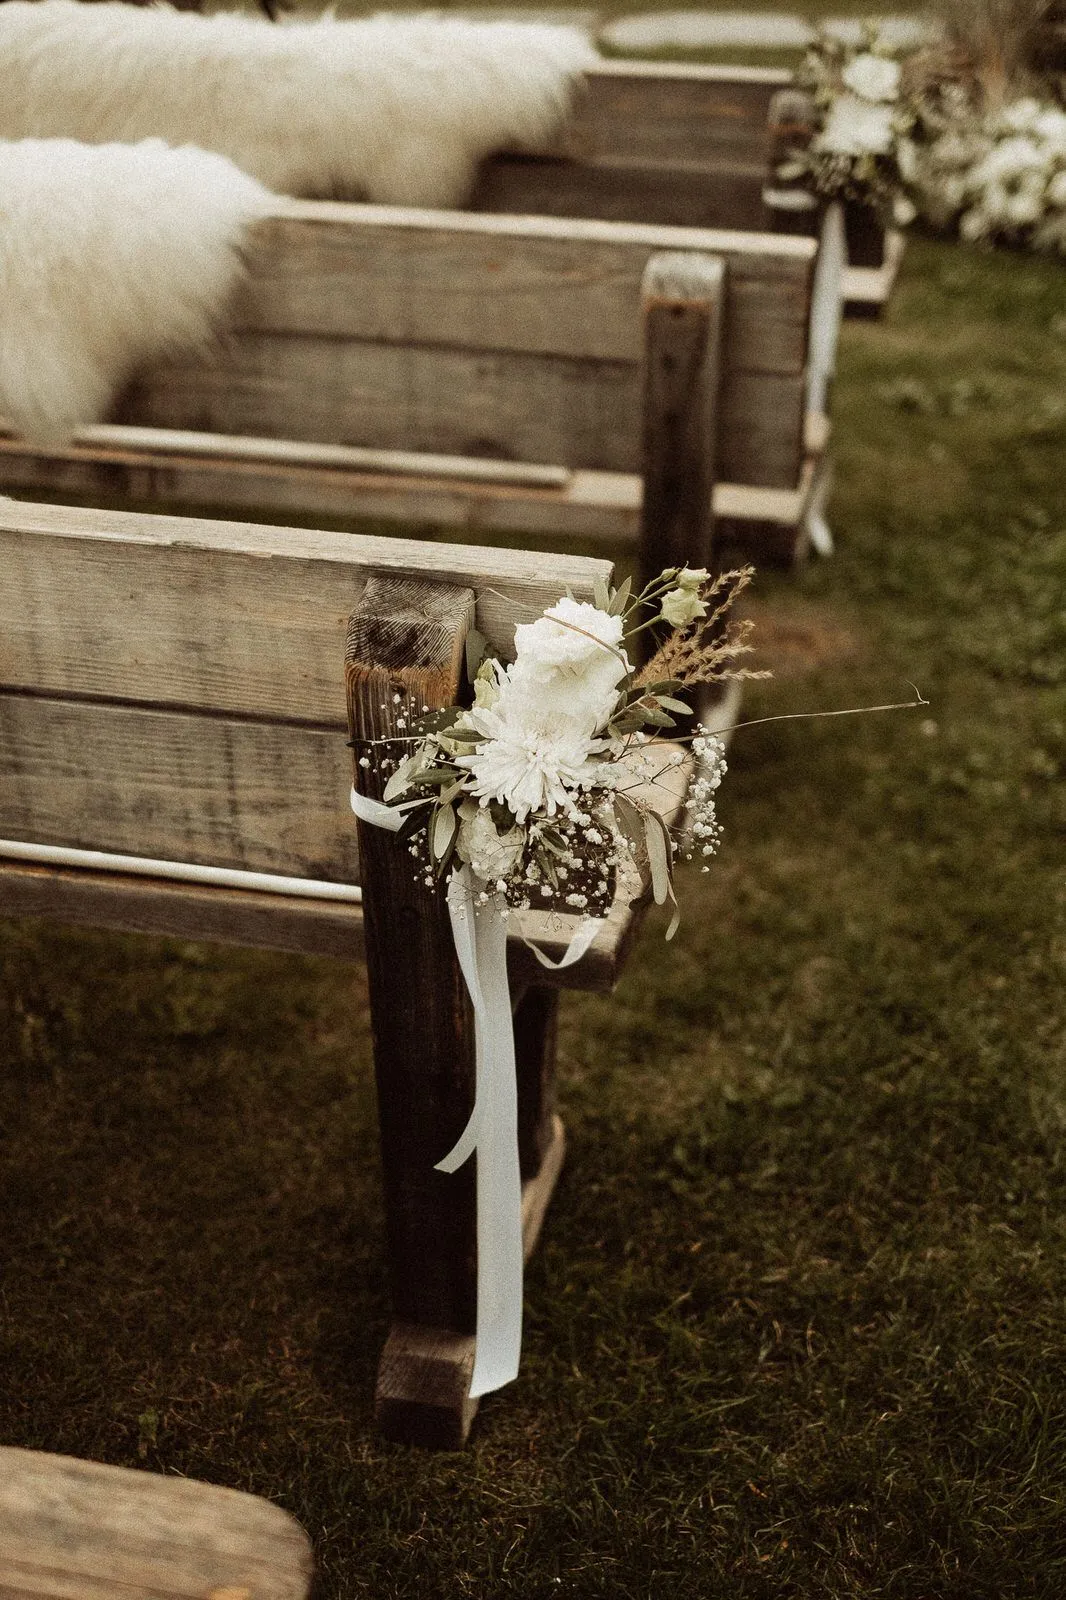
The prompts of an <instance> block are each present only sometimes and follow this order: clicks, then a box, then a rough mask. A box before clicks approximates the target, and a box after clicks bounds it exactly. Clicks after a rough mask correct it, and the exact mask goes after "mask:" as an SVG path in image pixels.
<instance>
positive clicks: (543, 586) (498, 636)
mask: <svg viewBox="0 0 1066 1600" xmlns="http://www.w3.org/2000/svg"><path fill="white" fill-rule="evenodd" d="M610 570H611V569H610V566H609V564H608V563H607V562H604V561H599V560H593V559H590V558H585V557H572V556H571V557H566V556H550V557H544V556H535V555H529V554H525V553H522V552H517V551H510V550H494V549H482V548H469V547H465V546H450V545H439V544H433V543H417V542H413V541H407V540H400V539H374V538H364V537H357V536H352V535H347V534H330V533H318V532H312V531H307V530H300V529H284V528H273V527H265V526H255V525H246V524H240V523H218V522H201V521H195V520H192V519H178V518H171V517H149V516H141V515H137V514H134V513H130V512H106V511H87V510H80V509H76V508H71V507H65V506H49V505H34V504H20V503H18V502H15V501H10V500H8V501H0V574H2V579H0V840H2V841H4V842H3V843H0V907H2V909H3V912H4V914H6V915H9V916H45V917H52V918H55V919H57V920H59V921H66V922H71V923H75V924H86V925H91V926H95V927H104V928H116V929H122V930H126V931H132V932H143V933H150V934H169V935H176V936H179V937H181V938H186V939H189V938H191V939H205V940H218V941H222V942H229V943H236V944H242V945H250V946H255V947H262V948H267V949H278V950H292V951H306V952H310V953H314V954H320V955H322V954H324V955H331V956H336V957H340V958H342V959H345V960H354V959H357V958H358V957H359V956H360V955H361V954H362V952H363V950H364V946H365V951H366V958H367V963H368V970H369V979H370V1000H371V1008H372V1015H373V1024H374V1036H375V1065H376V1072H377V1078H378V1091H379V1105H380V1116H381V1140H382V1151H383V1164H384V1177H385V1191H386V1212H387V1222H388V1236H389V1243H388V1253H389V1266H390V1276H391V1280H392V1291H393V1305H394V1312H395V1318H396V1321H395V1324H394V1327H393V1331H392V1334H391V1336H390V1338H389V1341H388V1344H387V1346H386V1350H385V1354H384V1356H383V1358H382V1364H381V1369H380V1377H379V1384H378V1399H377V1415H378V1419H379V1422H380V1424H381V1426H382V1427H383V1428H384V1429H385V1431H386V1432H387V1433H389V1434H390V1436H392V1437H395V1438H400V1439H406V1440H411V1441H417V1442H423V1443H432V1444H440V1445H449V1446H455V1445H458V1444H459V1443H461V1442H462V1440H463V1439H464V1438H465V1436H466V1432H467V1430H468V1429H469V1426H470V1422H471V1419H472V1416H473V1410H474V1407H473V1404H472V1403H471V1402H470V1400H469V1397H468V1393H467V1391H468V1388H469V1379H470V1370H471V1363H472V1358H473V1338H472V1333H473V1327H474V1322H473V1316H474V1301H475V1287H476V1284H475V1265H474V1262H475V1248H474V1239H475V1233H474V1227H475V1216H474V1189H473V1179H472V1174H471V1171H470V1168H469V1166H468V1167H465V1168H463V1169H461V1170H460V1171H459V1172H458V1173H456V1174H455V1175H453V1176H448V1175H445V1174H443V1173H440V1172H437V1171H435V1170H434V1162H436V1161H437V1160H439V1159H440V1158H441V1157H442V1156H443V1155H444V1153H445V1152H446V1151H447V1150H449V1149H450V1148H451V1146H452V1144H453V1143H454V1142H455V1140H456V1138H457V1137H458V1135H459V1133H460V1131H461V1130H462V1127H463V1126H464V1124H465V1122H466V1119H467V1116H468V1114H469V1111H470V1105H471V1100H472V1092H473V1081H474V1034H473V1024H472V1019H471V1012H470V1007H469V1004H468V1002H467V998H466V992H465V989H464V987H463V984H462V981H461V977H460V974H459V969H458V965H457V962H456V958H455V953H454V949H453V945H452V940H451V935H450V931H449V926H448V923H447V917H446V912H445V908H444V906H443V904H442V899H441V898H440V897H436V898H435V897H434V896H432V895H430V894H429V893H428V892H427V891H426V890H425V889H423V888H422V887H421V886H419V885H418V884H417V883H416V882H415V879H414V876H413V873H412V871H411V869H410V863H409V861H408V860H407V859H406V858H405V856H404V853H403V851H402V850H401V849H398V848H397V845H396V841H395V839H394V838H393V837H392V836H391V835H386V834H385V833H383V832H382V831H381V830H380V829H373V828H372V829H369V830H365V829H362V828H360V830H359V839H358V844H357V830H356V826H355V823H354V819H353V817H352V815H351V812H350V809H349V805H348V797H349V788H350V785H351V781H352V758H351V753H350V751H349V749H348V748H347V744H346V739H347V736H348V734H349V732H351V734H352V736H353V737H355V738H368V737H369V738H373V737H387V736H389V734H390V733H391V732H395V728H394V718H395V717H396V715H397V714H398V713H397V711H396V710H395V709H394V703H393V696H394V695H400V696H402V697H404V698H406V696H407V695H408V694H409V693H410V694H413V695H415V696H416V698H417V703H418V704H419V705H423V704H425V705H430V706H436V705H447V704H451V703H454V701H455V699H456V696H457V694H458V691H459V689H460V687H461V683H460V680H461V677H462V660H463V655H464V649H463V646H464V640H465V635H466V631H467V628H468V627H469V626H470V624H471V621H472V620H474V619H476V625H477V627H478V629H479V630H480V631H481V633H482V634H484V636H485V637H486V638H487V640H488V641H489V643H490V646H491V647H492V648H493V649H495V650H496V651H499V652H502V653H507V652H508V651H509V650H510V647H511V645H512V642H513V634H514V628H515V625H516V623H518V622H521V621H526V620H529V618H530V617H535V616H537V615H539V614H540V612H541V611H542V610H543V609H544V608H545V607H546V606H548V605H550V604H552V603H554V601H556V600H557V599H558V598H559V596H560V594H561V593H562V592H563V591H564V590H565V589H567V588H569V589H570V591H571V592H572V593H573V594H574V595H575V596H576V597H578V598H583V599H591V598H592V597H593V594H594V584H595V581H596V579H597V578H607V577H608V576H609V574H610ZM346 652H347V653H346ZM346 660H347V666H346V667H345V661H346ZM345 681H347V691H346V689H345ZM356 776H357V779H358V780H359V782H360V786H363V783H364V781H365V774H363V773H362V771H361V769H360V768H359V767H358V766H357V767H356ZM685 782H686V774H685V773H684V772H683V771H682V769H680V768H678V769H676V772H675V775H674V777H673V779H672V781H671V785H670V786H669V787H667V786H666V784H665V782H662V783H660V784H657V785H655V787H654V789H653V790H652V791H651V793H652V794H653V795H654V796H656V797H657V799H656V804H657V806H658V808H659V809H660V810H661V811H662V813H663V814H664V815H665V816H668V817H672V816H673V815H675V814H676V812H677V810H678V808H679V806H680V805H681V803H682V800H683V793H684V786H685ZM86 852H92V854H86ZM635 888H639V885H638V886H635V885H634V884H633V883H632V882H627V883H624V884H622V885H621V886H620V889H619V894H618V897H617V899H616V902H615V905H614V909H613V911H612V913H611V916H610V917H609V919H608V920H607V923H606V925H605V926H604V928H603V929H601V930H600V932H599V934H598V935H597V938H596V940H595V942H594V943H593V945H592V947H591V949H590V950H589V951H588V953H587V955H586V956H584V957H583V958H582V960H581V961H580V962H578V963H576V964H575V965H573V966H570V967H568V968H565V969H563V970H562V971H559V972H550V971H547V970H546V969H544V968H543V967H542V966H540V965H539V963H538V962H537V961H536V960H535V958H534V956H533V955H532V953H531V952H530V950H529V949H528V947H527V945H526V944H525V943H524V942H523V935H528V936H534V935H535V936H536V937H537V939H538V940H539V941H540V942H541V944H542V945H544V946H545V947H546V948H547V950H548V952H549V953H553V954H555V955H558V954H561V953H562V951H563V950H565V948H566V946H567V944H568V942H569V932H568V930H570V929H572V926H573V919H572V918H567V917H548V916H547V915H546V914H545V913H536V914H534V913H526V914H523V915H522V916H521V917H519V918H516V922H515V926H514V932H513V934H512V936H511V938H510V940H509V965H510V969H511V982H512V994H513V995H514V996H515V997H516V999H517V1008H516V1013H515V1016H516V1035H517V1053H518V1070H519V1089H520V1113H519V1124H520V1149H521V1164H522V1172H523V1176H524V1178H525V1179H526V1180H527V1181H526V1189H525V1201H524V1205H525V1211H524V1218H525V1238H526V1246H527V1250H529V1249H532V1247H533V1244H534V1242H535V1240H536V1236H537V1232H538V1230H539V1227H540V1223H541V1220H542V1218H543V1215H544V1209H545V1206H546V1205H547V1201H548V1197H549V1195H550V1193H551V1190H552V1187H553V1185H554V1182H555V1179H556V1176H557V1174H558V1170H559V1165H560V1162H561V1159H562V1148H563V1144H562V1130H561V1125H560V1124H559V1122H558V1120H557V1119H556V1118H555V1117H554V1114H553V1107H552V1084H553V1051H554V1018H555V999H556V996H555V990H556V988H557V987H560V986H566V987H576V988H594V989H609V988H610V987H611V986H612V985H613V983H614V982H615V980H616V978H617V977H618V974H619V971H620V968H621V965H622V963H623V961H624V959H625V955H626V952H627V949H628V947H629V945H630V942H631V940H632V938H633V934H634V931H635V929H636V927H637V925H638V921H639V917H640V910H639V909H634V908H633V907H632V906H631V904H630V901H631V899H632V898H633V897H634V891H635ZM364 892H365V911H366V917H365V920H364V902H363V895H364ZM380 907H387V911H388V914H387V916H384V917H382V916H381V915H378V916H377V917H376V918H375V911H376V910H377V909H378V908H380Z"/></svg>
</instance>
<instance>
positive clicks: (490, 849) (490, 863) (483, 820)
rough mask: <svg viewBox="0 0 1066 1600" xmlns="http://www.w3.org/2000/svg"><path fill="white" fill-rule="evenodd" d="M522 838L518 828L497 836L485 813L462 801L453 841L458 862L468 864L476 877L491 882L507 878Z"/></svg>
mask: <svg viewBox="0 0 1066 1600" xmlns="http://www.w3.org/2000/svg"><path fill="white" fill-rule="evenodd" d="M525 841H526V836H525V834H524V832H523V831H522V829H521V828H508V830H507V832H506V833H497V831H496V824H495V823H494V822H493V820H492V816H491V814H490V813H489V811H488V810H487V809H485V808H483V807H482V806H478V805H474V804H473V803H472V802H471V801H465V802H464V803H463V804H462V805H461V806H460V807H459V837H458V838H457V840H456V842H455V849H456V854H457V855H458V856H459V859H460V861H467V862H469V864H470V866H471V867H472V868H473V870H474V871H475V872H476V873H477V875H478V877H479V878H483V879H485V881H486V882H489V883H495V881H496V879H497V878H509V877H510V875H511V873H512V872H513V871H514V870H515V868H516V867H517V866H518V863H519V862H520V861H521V859H522V851H523V849H524V848H525Z"/></svg>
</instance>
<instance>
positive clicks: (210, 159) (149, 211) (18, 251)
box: [0, 6, 276, 442]
mask: <svg viewBox="0 0 1066 1600" xmlns="http://www.w3.org/2000/svg"><path fill="white" fill-rule="evenodd" d="M3 9H4V8H3V7H2V6H0V10H3ZM86 9H89V8H86ZM273 204H276V201H275V200H274V198H273V196H271V195H270V194H269V193H268V192H267V190H266V189H264V188H263V187H262V186H261V185H260V184H258V183H256V181H255V180H254V179H253V178H249V177H248V176H247V175H246V174H245V173H243V172H240V171H239V170H238V169H237V168H236V167H235V166H234V165H233V164H232V162H230V161H226V160H225V159H224V158H223V157H222V156H217V155H214V154H212V153H211V152H210V151H207V150H193V149H184V150H171V149H170V148H169V147H168V146H167V145H165V144H163V143H162V142H161V141H160V140H158V139H151V140H147V141H145V142H144V143H142V144H137V145H84V144H75V143H73V142H72V141H70V140H66V139H51V140H38V139H27V140H25V141H24V142H22V143H18V144H0V414H2V415H3V417H4V418H5V419H6V420H7V421H8V422H9V423H12V424H13V425H14V426H15V427H16V428H17V429H18V431H19V432H20V433H23V434H25V435H26V436H28V437H30V438H32V439H35V440H38V441H41V442H45V441H48V440H61V439H63V438H65V437H66V436H68V435H69V434H70V433H71V432H72V431H73V430H74V428H76V427H77V426H78V425H79V424H80V423H84V422H93V421H96V420H98V419H99V418H100V417H102V416H103V415H105V413H106V412H107V409H108V407H109V405H110V403H111V401H112V399H113V398H114V396H115V394H116V392H117V391H118V389H119V387H120V386H121V385H122V384H123V383H124V382H125V381H126V380H127V379H128V378H129V377H130V376H131V375H132V374H133V373H134V371H136V369H137V368H139V367H141V366H144V365H147V364H148V363H150V362H154V361H158V360H159V359H160V358H161V357H163V356H165V355H171V354H176V353H178V352H179V351H187V350H189V349H191V348H194V347H195V346H197V345H199V344H200V343H202V342H203V341H204V340H205V339H206V338H208V337H209V336H210V335H211V332H212V329H213V328H214V326H215V325H216V324H217V322H218V320H219V319H220V318H221V317H222V316H223V315H224V313H225V311H226V309H227V302H228V301H229V299H230V296H231V294H232V293H233V291H234V289H235V287H236V284H237V282H238V280H239V277H240V275H241V272H242V264H241V249H240V247H241V244H242V241H243V238H244V233H245V230H246V228H247V227H248V226H249V225H250V224H251V223H252V222H254V221H255V220H256V219H257V218H260V217H262V216H264V215H265V214H266V213H267V212H268V211H269V210H270V209H271V206H272V205H273Z"/></svg>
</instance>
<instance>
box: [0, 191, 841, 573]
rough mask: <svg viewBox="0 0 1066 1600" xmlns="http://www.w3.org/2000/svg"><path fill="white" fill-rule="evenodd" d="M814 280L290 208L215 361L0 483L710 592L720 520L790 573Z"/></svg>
mask: <svg viewBox="0 0 1066 1600" xmlns="http://www.w3.org/2000/svg"><path fill="white" fill-rule="evenodd" d="M824 259H825V258H824V257H822V258H819V256H818V251H817V247H816V244H815V242H814V241H812V240H810V239H806V238H790V237H775V236H771V235H765V234H752V233H745V232H736V233H725V232H713V231H710V230H705V229H676V228H662V227H657V226H651V225H645V224H627V223H618V222H598V221H586V220H567V219H562V218H538V217H511V216H483V217H478V216H471V215H468V214H466V213H461V212H434V211H404V210H396V209H392V208H381V207H370V206H356V205H335V204H323V203H314V202H301V201H281V202H279V204H278V209H277V213H276V215H275V216H273V217H272V218H270V219H268V220H267V221H265V222H264V223H263V224H262V225H260V226H259V228H258V229H257V231H256V233H255V236H254V239H253V243H252V247H251V251H250V280H249V284H248V286H247V289H246V291H245V292H244V293H243V295H242V297H241V301H240V304H239V305H238V306H237V307H236V309H235V312H234V315H233V318H232V322H231V326H230V329H229V332H228V334H227V337H226V339H225V341H224V344H223V345H222V347H221V348H220V349H219V350H218V351H217V352H215V353H213V354H212V355H210V356H209V357H207V358H205V359H202V360H199V361H190V362H185V363H182V364H181V365H180V366H173V367H168V368H165V369H161V370H159V371H157V372H154V373H151V374H149V375H147V376H146V377H145V378H144V379H143V380H142V381H140V382H138V383H137V384H136V385H135V386H134V387H133V388H132V389H131V390H130V391H129V392H128V393H127V395H126V396H125V397H124V399H123V401H122V403H121V405H120V407H119V408H118V410H117V411H116V413H115V418H114V422H113V423H112V424H111V425H110V426H105V427H96V428H91V429H86V430H83V432H82V433H81V434H80V435H79V436H78V438H77V440H76V441H75V443H74V446H73V447H71V448H67V449H50V448H43V449H31V448H29V447H27V446H26V445H25V444H23V443H20V442H19V441H18V440H16V439H13V438H10V437H7V438H5V439H3V440H0V483H4V484H6V485H8V486H9V487H10V488H11V489H13V490H21V491H30V492H33V493H39V494H43V495H55V494H60V495H77V496H80V497H84V498H86V499H88V500H89V501H90V502H95V503H97V504H98V503H100V502H101V501H109V500H110V501H113V500H116V499H117V500H119V501H121V500H123V499H127V500H129V499H132V500H133V501H134V502H142V503H148V504H161V505H164V506H166V505H175V506H182V507H184V506H198V507H210V508H215V507H239V508H243V509H245V510H248V511H255V512H259V511H261V510H263V509H265V508H269V509H270V510H271V511H272V512H278V511H280V512H282V513H284V514H287V515H292V514H293V513H294V512H296V511H299V512H300V513H301V514H304V515H310V516H315V517H319V516H325V515H338V516H360V515H366V516H376V517H383V518H388V519H395V520H398V521H408V522H410V521H416V522H421V523H442V524H450V525H452V526H459V527H464V528H467V529H470V530H476V531H477V532H479V533H480V532H481V531H482V530H494V531H497V532H503V533H508V534H513V533H520V532H526V533H533V534H538V535H541V534H547V535H552V536H553V537H557V538H560V539H562V540H566V539H569V538H582V539H598V538H605V539H609V540H612V541H614V540H618V539H627V538H628V539H632V540H636V541H638V542H639V543H640V545H641V547H642V550H643V551H644V552H645V554H646V555H647V557H648V566H649V570H650V571H653V572H654V571H658V570H660V568H661V567H662V566H664V565H667V564H669V561H670V559H671V552H672V558H673V559H674V560H682V561H684V560H687V561H689V562H690V563H692V564H696V565H698V564H705V562H706V558H707V552H708V550H709V547H710V540H711V526H710V518H711V514H712V512H713V515H714V517H715V518H717V521H718V524H719V528H718V532H719V535H720V537H721V538H723V539H724V540H725V541H727V542H729V543H731V544H733V545H735V546H737V547H739V549H740V551H741V553H743V554H747V555H751V556H754V557H756V558H759V559H764V560H767V559H769V560H772V559H777V560H787V559H791V557H792V556H793V555H794V554H795V553H796V551H797V548H801V547H802V545H803V543H804V540H805V538H806V530H807V528H808V526H809V524H810V519H811V516H812V514H813V513H814V512H816V510H817V506H818V501H819V496H820V494H821V493H822V490H823V487H824V473H825V446H826V440H827V436H828V424H827V422H826V418H825V414H824V402H819V401H815V400H812V390H814V389H817V390H818V393H819V395H822V396H824V389H825V384H824V382H822V383H820V384H815V382H814V379H815V374H814V373H813V371H812V366H811V362H810V359H809V351H810V348H811V345H810V329H811V325H812V319H814V320H817V308H818V306H819V305H821V306H822V308H823V311H824V310H825V309H826V308H828V310H829V311H830V313H831V314H832V313H833V308H835V307H836V305H837V300H836V289H835V283H834V281H832V276H831V275H830V276H826V273H825V272H823V273H822V278H821V280H819V278H818V274H817V273H816V263H820V261H821V260H824ZM668 436H669V437H668ZM668 501H670V502H671V503H673V504H675V506H684V507H685V508H687V509H686V510H685V511H684V516H683V518H682V520H683V521H684V522H685V527H684V528H683V529H682V528H679V529H677V530H676V531H675V532H671V531H670V528H669V527H666V528H665V530H664V518H665V519H666V522H667V523H669V522H670V520H671V518H672V517H673V513H671V512H668V510H667V502H668ZM686 519H687V520H686ZM675 520H676V519H675ZM664 547H665V550H666V555H665V556H664V555H663V549H664Z"/></svg>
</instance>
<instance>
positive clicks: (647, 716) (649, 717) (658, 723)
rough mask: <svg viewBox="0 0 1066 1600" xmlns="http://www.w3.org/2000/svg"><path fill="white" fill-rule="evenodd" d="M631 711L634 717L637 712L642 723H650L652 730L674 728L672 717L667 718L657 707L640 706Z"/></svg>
mask: <svg viewBox="0 0 1066 1600" xmlns="http://www.w3.org/2000/svg"><path fill="white" fill-rule="evenodd" d="M632 709H633V715H634V716H635V715H636V713H637V712H638V711H639V712H640V715H641V716H642V717H643V719H644V721H645V722H650V723H651V725H652V727H653V728H673V727H676V723H675V722H674V719H673V717H671V716H668V715H667V713H666V712H665V711H660V710H659V708H658V706H646V705H640V706H634V707H633V708H632Z"/></svg>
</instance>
